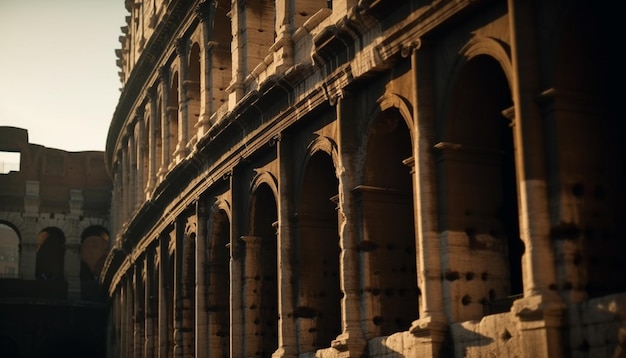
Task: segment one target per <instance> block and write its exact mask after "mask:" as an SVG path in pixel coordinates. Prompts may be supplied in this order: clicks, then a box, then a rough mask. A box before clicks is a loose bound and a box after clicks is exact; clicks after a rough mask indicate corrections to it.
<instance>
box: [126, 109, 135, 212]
mask: <svg viewBox="0 0 626 358" xmlns="http://www.w3.org/2000/svg"><path fill="white" fill-rule="evenodd" d="M136 126H137V122H136V121H134V122H133V123H132V124H131V125H130V127H129V128H128V130H129V133H128V144H127V153H128V182H127V183H126V189H127V190H128V216H129V217H131V216H132V215H133V213H134V212H135V208H136V207H137V194H136V190H135V189H136V188H137V146H136V144H135V143H136V142H135V136H136V135H137V129H136Z"/></svg>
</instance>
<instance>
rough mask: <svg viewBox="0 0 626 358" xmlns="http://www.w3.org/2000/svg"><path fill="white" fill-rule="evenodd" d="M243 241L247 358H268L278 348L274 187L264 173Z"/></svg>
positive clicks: (255, 189)
mask: <svg viewBox="0 0 626 358" xmlns="http://www.w3.org/2000/svg"><path fill="white" fill-rule="evenodd" d="M252 189H253V190H252V195H251V198H250V214H249V229H248V230H249V231H248V235H246V236H244V237H243V240H244V242H245V263H244V287H245V289H244V290H245V295H244V308H245V317H246V318H245V322H244V324H245V335H246V337H251V339H250V340H247V342H246V350H247V355H248V356H261V357H269V356H271V355H272V353H274V351H275V350H276V349H277V348H278V265H277V263H278V246H277V237H276V230H277V223H278V221H277V220H278V211H277V199H276V198H277V197H278V196H277V186H276V180H275V178H274V177H273V176H272V175H271V174H269V173H267V172H264V173H262V174H260V175H258V176H257V178H255V181H254V182H253V185H252Z"/></svg>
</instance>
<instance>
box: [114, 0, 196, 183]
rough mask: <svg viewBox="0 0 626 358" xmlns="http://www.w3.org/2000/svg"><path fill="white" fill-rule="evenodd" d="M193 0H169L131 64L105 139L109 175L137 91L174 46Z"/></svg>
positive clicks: (139, 90)
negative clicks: (162, 15)
mask: <svg viewBox="0 0 626 358" xmlns="http://www.w3.org/2000/svg"><path fill="white" fill-rule="evenodd" d="M197 2H198V0H196V1H186V0H172V1H171V2H170V5H169V7H168V9H167V13H166V14H165V16H164V18H163V20H162V21H161V22H160V23H159V24H158V25H157V26H156V28H155V30H154V33H153V34H152V36H150V39H149V40H148V42H147V43H146V46H145V49H144V51H143V52H142V53H141V55H140V57H139V59H138V61H137V63H136V64H135V66H134V67H133V69H132V71H131V73H130V75H129V77H128V81H127V82H126V84H125V85H124V87H123V89H122V93H121V94H120V98H119V101H118V104H117V106H116V108H115V112H114V113H113V118H112V119H111V124H110V126H109V132H108V135H107V141H106V154H105V162H106V168H107V170H108V172H109V174H112V170H111V169H112V164H113V157H112V153H113V152H114V150H115V147H116V145H118V141H119V138H118V137H119V134H120V132H121V131H122V129H123V127H124V124H125V122H126V120H127V119H128V117H129V114H130V111H131V110H132V107H133V106H134V105H135V103H136V102H137V101H139V100H141V98H142V96H141V92H142V91H143V89H144V87H146V86H148V83H147V82H148V80H149V78H150V77H151V76H152V75H153V73H154V71H155V70H156V67H157V66H156V64H157V63H159V61H160V60H161V59H162V57H163V56H166V55H167V54H168V51H167V49H168V48H169V47H170V46H174V44H175V40H176V38H177V37H178V36H179V29H180V26H182V24H184V23H186V18H189V17H190V16H194V14H195V12H194V11H191V10H192V9H194V8H195V7H196V6H197Z"/></svg>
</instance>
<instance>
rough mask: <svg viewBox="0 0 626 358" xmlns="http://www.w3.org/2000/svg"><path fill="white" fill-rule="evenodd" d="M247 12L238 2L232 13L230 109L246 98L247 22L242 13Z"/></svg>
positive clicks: (227, 90)
mask: <svg viewBox="0 0 626 358" xmlns="http://www.w3.org/2000/svg"><path fill="white" fill-rule="evenodd" d="M242 10H243V11H245V9H243V6H239V3H238V2H237V3H236V5H235V6H233V7H232V11H231V23H232V29H233V42H232V44H231V50H232V65H233V74H232V78H231V82H230V85H228V88H227V89H226V92H228V108H229V109H232V108H234V107H235V105H236V104H237V102H239V100H240V99H241V98H243V96H244V88H243V84H244V80H245V78H246V74H247V73H246V72H247V69H246V66H245V53H246V39H245V37H244V36H243V33H244V32H245V27H246V22H245V19H244V14H242V13H241V11H242Z"/></svg>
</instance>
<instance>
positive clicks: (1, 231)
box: [0, 221, 20, 278]
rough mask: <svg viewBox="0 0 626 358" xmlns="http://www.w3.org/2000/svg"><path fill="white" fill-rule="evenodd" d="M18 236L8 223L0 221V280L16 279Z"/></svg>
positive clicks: (18, 261) (18, 255) (18, 269)
mask: <svg viewBox="0 0 626 358" xmlns="http://www.w3.org/2000/svg"><path fill="white" fill-rule="evenodd" d="M19 271H20V235H19V233H18V231H17V229H15V228H14V227H13V225H11V224H10V223H5V222H2V221H0V278H18V277H19Z"/></svg>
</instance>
